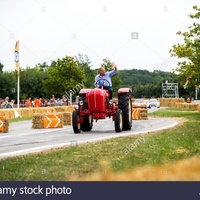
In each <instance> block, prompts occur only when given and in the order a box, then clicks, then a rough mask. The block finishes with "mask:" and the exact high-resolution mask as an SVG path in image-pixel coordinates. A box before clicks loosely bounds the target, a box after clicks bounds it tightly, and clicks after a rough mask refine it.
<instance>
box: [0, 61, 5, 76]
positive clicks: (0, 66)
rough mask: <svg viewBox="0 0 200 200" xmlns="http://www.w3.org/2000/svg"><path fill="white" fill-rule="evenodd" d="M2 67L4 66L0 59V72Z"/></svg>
mask: <svg viewBox="0 0 200 200" xmlns="http://www.w3.org/2000/svg"><path fill="white" fill-rule="evenodd" d="M3 67H4V65H3V64H2V63H1V61H0V73H1V72H3Z"/></svg>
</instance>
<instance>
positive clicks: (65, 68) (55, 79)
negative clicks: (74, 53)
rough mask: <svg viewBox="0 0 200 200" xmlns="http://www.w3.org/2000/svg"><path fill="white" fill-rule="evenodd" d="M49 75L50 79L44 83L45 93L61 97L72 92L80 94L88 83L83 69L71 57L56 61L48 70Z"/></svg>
mask: <svg viewBox="0 0 200 200" xmlns="http://www.w3.org/2000/svg"><path fill="white" fill-rule="evenodd" d="M48 74H49V78H48V79H46V80H44V81H43V85H44V88H45V91H46V92H48V93H51V94H54V95H56V96H59V97H61V96H62V95H65V94H68V93H69V91H70V90H71V91H73V94H78V93H79V90H80V89H81V88H83V87H84V84H85V81H86V78H85V74H84V71H83V69H82V68H80V67H79V66H78V63H77V61H76V60H75V59H74V58H73V57H69V56H66V57H64V58H62V59H58V60H57V61H55V62H54V65H53V66H50V67H49V68H48Z"/></svg>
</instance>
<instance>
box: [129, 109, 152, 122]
mask: <svg viewBox="0 0 200 200" xmlns="http://www.w3.org/2000/svg"><path fill="white" fill-rule="evenodd" d="M132 118H133V120H147V119H148V110H147V109H143V108H133V109H132Z"/></svg>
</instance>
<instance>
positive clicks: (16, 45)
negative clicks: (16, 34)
mask: <svg viewBox="0 0 200 200" xmlns="http://www.w3.org/2000/svg"><path fill="white" fill-rule="evenodd" d="M14 56H15V65H16V70H17V72H18V74H19V40H18V41H17V42H16V44H15V51H14Z"/></svg>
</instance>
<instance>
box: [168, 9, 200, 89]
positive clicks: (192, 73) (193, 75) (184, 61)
mask: <svg viewBox="0 0 200 200" xmlns="http://www.w3.org/2000/svg"><path fill="white" fill-rule="evenodd" d="M193 9H194V11H195V13H194V14H190V15H189V17H190V18H191V19H192V20H193V21H194V22H193V24H192V25H191V26H189V27H188V29H189V30H188V31H186V32H182V31H178V32H177V34H178V35H180V36H182V37H183V39H184V42H183V44H179V43H178V44H176V45H173V47H172V49H170V53H171V55H172V56H174V57H177V58H179V59H180V61H179V62H178V67H177V68H176V69H175V72H178V74H179V75H180V78H181V83H182V85H185V83H186V85H185V86H187V83H188V85H189V86H190V87H189V88H188V89H190V88H191V89H192V90H193V91H194V87H195V85H199V84H200V70H199V67H200V24H199V18H200V8H198V7H197V6H193ZM185 88H187V87H185Z"/></svg>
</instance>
